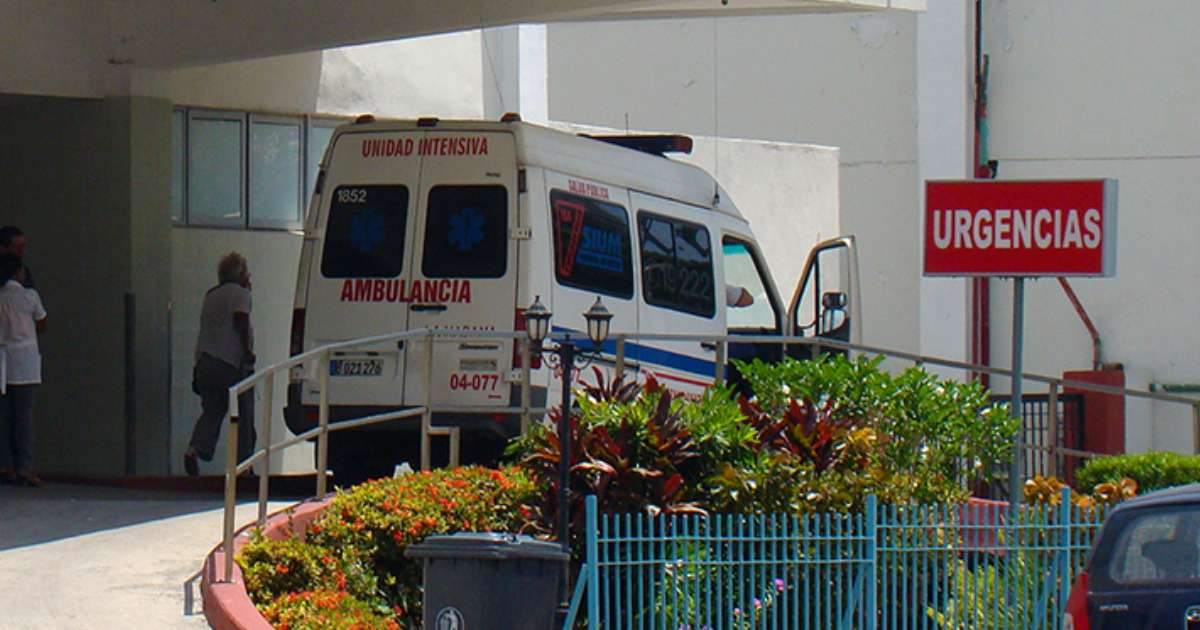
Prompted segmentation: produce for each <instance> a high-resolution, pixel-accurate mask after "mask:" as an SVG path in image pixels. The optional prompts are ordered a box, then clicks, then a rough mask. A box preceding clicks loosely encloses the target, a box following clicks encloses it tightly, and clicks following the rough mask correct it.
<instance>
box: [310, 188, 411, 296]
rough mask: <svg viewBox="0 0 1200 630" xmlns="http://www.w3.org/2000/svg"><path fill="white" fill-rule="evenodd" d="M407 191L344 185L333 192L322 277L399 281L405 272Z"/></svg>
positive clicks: (327, 225) (323, 256)
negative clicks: (397, 279) (391, 279)
mask: <svg viewBox="0 0 1200 630" xmlns="http://www.w3.org/2000/svg"><path fill="white" fill-rule="evenodd" d="M407 218H408V188H407V187H405V186H339V187H338V188H337V189H335V190H334V191H333V199H332V202H331V204H330V206H329V221H328V222H327V224H326V225H325V247H324V250H323V252H322V254H321V275H323V276H325V277H326V278H394V277H396V276H398V275H400V272H401V271H403V270H404V233H405V222H406V220H407Z"/></svg>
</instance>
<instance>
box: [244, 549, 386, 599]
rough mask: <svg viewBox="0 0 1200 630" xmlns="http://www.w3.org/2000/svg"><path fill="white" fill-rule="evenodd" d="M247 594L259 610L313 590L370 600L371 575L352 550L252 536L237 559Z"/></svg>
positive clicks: (372, 594)
mask: <svg viewBox="0 0 1200 630" xmlns="http://www.w3.org/2000/svg"><path fill="white" fill-rule="evenodd" d="M237 562H238V565H239V566H241V568H242V574H243V576H244V577H245V580H246V592H247V593H249V594H250V597H251V599H252V600H253V601H254V603H255V605H257V606H258V607H259V608H260V609H261V608H263V607H265V606H267V605H270V604H271V603H272V602H274V601H275V600H276V599H277V598H278V597H279V596H280V595H286V594H288V593H295V592H298V591H304V590H310V589H315V588H321V589H330V590H337V591H344V592H347V593H349V594H351V595H353V596H354V597H356V598H359V599H362V600H364V601H370V600H371V599H372V598H374V597H375V594H376V580H375V576H374V574H373V573H372V572H371V570H370V568H369V567H368V566H367V565H366V563H365V562H363V560H362V559H361V558H360V557H359V554H357V553H356V552H355V549H354V548H351V547H345V548H341V549H328V548H325V547H321V546H318V545H314V544H311V543H308V542H305V541H303V540H299V539H296V538H287V539H284V540H271V539H269V538H266V537H264V536H262V535H261V534H259V533H257V532H256V533H255V534H254V536H253V538H252V539H251V541H250V542H249V543H247V544H246V546H245V547H243V548H242V551H241V553H239V554H238V557H237Z"/></svg>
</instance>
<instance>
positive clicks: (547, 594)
mask: <svg viewBox="0 0 1200 630" xmlns="http://www.w3.org/2000/svg"><path fill="white" fill-rule="evenodd" d="M404 555H405V556H407V557H409V558H420V559H422V560H424V564H425V600H424V608H425V613H424V620H425V630H527V629H528V630H548V629H549V628H551V627H552V626H553V625H554V613H555V609H556V608H557V607H558V603H559V601H558V600H559V598H558V589H559V580H560V579H561V578H562V571H563V570H565V568H566V562H567V560H568V559H569V557H570V556H569V555H568V554H565V553H563V551H562V548H561V547H560V546H559V545H557V544H555V543H549V542H543V541H540V540H534V539H533V538H530V537H529V536H517V535H513V534H493V533H459V534H454V535H452V536H430V537H429V538H426V539H425V542H422V543H421V544H419V545H413V546H411V547H409V548H408V549H407V550H406V551H405V552H404Z"/></svg>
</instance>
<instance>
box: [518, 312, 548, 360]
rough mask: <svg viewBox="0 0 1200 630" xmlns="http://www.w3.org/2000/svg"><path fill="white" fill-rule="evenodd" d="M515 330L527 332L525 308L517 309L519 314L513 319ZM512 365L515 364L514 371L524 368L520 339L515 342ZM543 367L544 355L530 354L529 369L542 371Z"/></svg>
mask: <svg viewBox="0 0 1200 630" xmlns="http://www.w3.org/2000/svg"><path fill="white" fill-rule="evenodd" d="M513 330H515V331H517V332H522V333H523V332H525V331H526V326H525V309H523V308H519V309H517V314H516V316H515V317H514V318H513ZM512 364H513V369H514V370H515V369H518V368H521V367H523V366H522V364H521V340H520V339H514V340H513V360H512ZM541 367H542V355H540V354H538V353H536V352H531V353H529V369H531V370H537V369H541Z"/></svg>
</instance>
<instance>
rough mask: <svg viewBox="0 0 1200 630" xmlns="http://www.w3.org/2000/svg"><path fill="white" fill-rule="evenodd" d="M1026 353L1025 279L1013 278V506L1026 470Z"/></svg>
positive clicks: (1010, 493) (1010, 492) (1010, 481)
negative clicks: (1022, 393)
mask: <svg viewBox="0 0 1200 630" xmlns="http://www.w3.org/2000/svg"><path fill="white" fill-rule="evenodd" d="M1024 349H1025V278H1022V277H1021V276H1016V277H1014V278H1013V331H1012V373H1013V377H1012V385H1010V389H1011V390H1012V401H1011V402H1010V403H1009V411H1010V412H1011V413H1012V416H1013V418H1016V420H1017V437H1016V439H1015V440H1014V441H1013V457H1012V465H1011V466H1010V467H1009V469H1008V496H1009V500H1010V502H1012V504H1013V505H1016V504H1017V503H1019V502H1020V500H1021V496H1022V494H1023V493H1022V492H1021V476H1022V475H1021V471H1022V470H1024V469H1025V467H1024V466H1023V465H1022V464H1024V462H1025V422H1024V419H1023V414H1022V404H1021V385H1022V381H1023V380H1024V379H1023V378H1021V374H1022V371H1021V369H1022V367H1023V365H1022V364H1023V363H1024V362H1025V360H1024V356H1023V355H1024V352H1023V351H1024Z"/></svg>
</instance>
